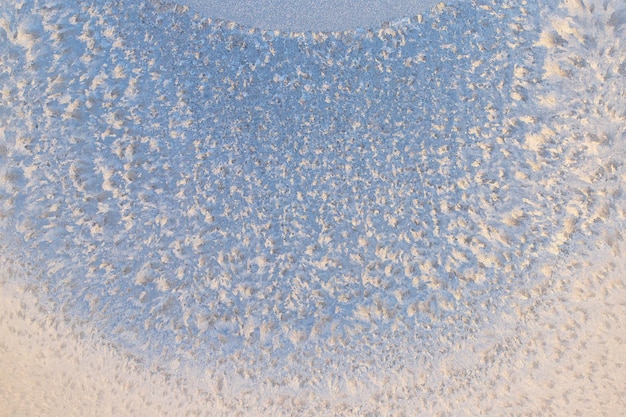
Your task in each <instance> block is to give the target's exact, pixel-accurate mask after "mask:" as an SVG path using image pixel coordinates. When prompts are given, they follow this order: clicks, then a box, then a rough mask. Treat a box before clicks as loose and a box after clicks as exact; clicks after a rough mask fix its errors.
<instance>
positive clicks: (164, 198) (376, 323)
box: [0, 0, 626, 396]
mask: <svg viewBox="0 0 626 417" xmlns="http://www.w3.org/2000/svg"><path fill="white" fill-rule="evenodd" d="M610 7H611V4H609V3H608V2H605V3H601V2H597V3H596V2H593V1H592V2H588V3H582V2H576V1H570V2H564V3H563V5H561V6H560V8H559V7H557V6H553V7H552V9H550V8H546V10H552V12H553V13H554V17H550V18H546V17H545V16H544V17H543V20H540V19H541V14H540V8H539V6H538V5H536V4H535V3H534V2H531V3H530V4H526V5H524V6H521V5H520V4H517V3H516V2H510V3H509V2H504V3H502V2H486V1H485V2H480V3H478V2H477V3H476V4H462V5H458V6H455V7H448V8H446V7H440V8H438V9H436V10H433V12H432V13H431V14H428V15H425V16H419V17H415V18H414V19H408V20H403V21H399V22H395V23H391V24H385V25H383V26H382V27H381V28H379V29H376V30H373V29H371V30H356V31H353V32H344V33H303V34H300V33H292V34H287V33H279V32H267V31H256V30H248V29H246V28H242V27H239V26H237V25H235V24H232V23H228V22H220V21H211V20H206V19H202V18H200V17H199V16H194V15H191V14H190V13H188V12H187V11H186V9H184V8H177V7H171V6H165V5H161V4H158V3H151V2H130V1H123V0H122V1H114V2H109V1H107V2H104V1H102V2H95V3H74V2H71V1H68V2H63V3H60V2H55V1H52V0H51V1H45V0H44V1H33V2H31V1H24V2H20V3H17V4H15V5H14V4H11V5H8V4H3V5H2V7H1V8H0V59H2V61H1V62H0V63H1V65H0V87H1V88H2V90H1V91H0V103H1V104H0V116H1V117H0V158H1V159H0V161H1V164H0V179H1V180H0V193H1V194H0V219H1V221H0V226H1V227H2V230H3V236H4V237H3V244H4V245H19V246H20V247H21V248H23V249H24V250H23V253H22V254H21V255H16V256H20V257H21V258H22V259H23V260H24V261H25V262H31V263H32V265H33V266H32V268H33V269H34V270H36V271H37V274H35V275H34V276H33V277H32V279H30V280H28V285H30V288H31V289H36V291H37V293H38V295H39V297H40V299H41V300H42V305H43V306H44V307H43V308H48V309H49V310H50V311H52V310H55V309H62V310H63V311H64V312H65V313H66V314H68V316H69V317H72V318H73V320H77V321H80V320H81V319H86V320H88V321H89V322H90V323H91V324H93V325H95V327H97V328H98V329H99V330H100V331H101V332H102V334H104V335H106V339H107V340H109V341H112V342H114V343H115V344H116V345H117V346H120V347H121V348H123V349H126V350H127V351H129V352H132V354H133V355H135V356H136V357H137V358H138V359H139V360H141V361H145V362H146V363H149V364H152V365H154V366H158V367H163V368H165V369H167V370H170V371H172V372H175V371H176V370H177V369H178V366H179V365H180V364H181V363H185V364H186V363H191V364H201V366H202V367H206V368H208V369H210V370H211V372H216V373H219V372H218V371H217V370H221V369H226V370H229V371H234V372H236V374H237V375H238V377H239V378H241V382H240V384H241V385H242V386H245V384H254V383H256V382H255V381H259V380H262V381H263V382H264V383H266V384H276V385H288V386H290V387H292V388H293V389H294V390H299V389H305V388H306V389H313V390H315V391H316V392H328V395H329V396H332V395H333V393H337V392H339V391H344V392H345V391H346V390H347V391H348V392H349V393H352V394H354V395H357V394H356V393H358V392H360V391H361V390H362V389H364V387H366V386H368V383H370V384H374V385H375V386H377V387H383V386H384V385H385V382H384V378H383V377H380V379H379V380H376V377H375V375H386V372H390V373H396V375H397V373H398V372H401V370H402V369H403V366H404V364H406V363H412V364H415V363H420V362H419V361H425V360H428V358H431V359H432V358H440V357H445V355H446V354H447V353H449V352H451V351H455V350H458V349H459V346H460V345H462V344H463V343H464V341H465V340H469V339H471V338H472V337H473V336H472V335H474V334H477V333H479V332H481V331H483V330H484V329H485V328H486V326H489V324H490V323H492V322H493V321H494V320H495V318H496V317H497V316H498V315H499V314H501V313H502V312H503V311H509V309H510V308H513V307H512V305H511V303H513V305H514V306H517V305H519V304H517V303H519V298H518V297H519V296H520V293H524V292H525V291H526V290H527V289H529V288H549V286H550V285H551V283H553V282H554V280H555V279H556V278H555V276H556V275H555V274H556V273H558V272H559V271H558V270H556V268H555V266H559V265H561V264H562V263H563V259H564V257H566V256H567V255H568V254H569V253H570V252H569V251H570V250H572V251H574V249H575V248H578V246H576V242H577V240H578V239H579V238H581V237H582V236H596V235H597V234H602V233H604V234H603V235H602V236H603V238H604V239H605V241H606V242H607V243H608V244H609V245H610V246H612V247H613V248H614V250H615V251H618V250H619V249H618V248H619V247H620V246H619V245H620V244H621V243H620V242H621V241H622V236H621V233H620V230H623V226H624V218H625V217H626V211H625V210H626V208H625V206H624V204H623V197H622V194H621V193H622V186H621V183H622V182H623V181H624V180H625V179H626V177H625V174H624V164H623V159H624V149H623V147H624V139H625V138H624V127H625V126H626V123H625V121H626V112H625V107H626V103H625V100H624V96H625V92H624V85H626V83H625V82H624V81H625V80H624V78H625V74H626V67H625V64H624V62H626V61H625V60H624V47H623V44H621V43H620V42H623V39H624V27H625V26H626V20H625V18H624V16H625V14H624V10H623V8H621V9H619V8H618V9H610ZM544 13H545V11H544ZM594 19H596V20H594ZM602 19H604V20H602ZM546 20H547V21H549V22H550V24H549V25H547V24H546V23H545V21H546ZM596 21H600V22H601V23H602V25H600V24H596V23H595V22H596ZM540 22H543V23H542V25H543V26H540ZM589 28H595V30H597V31H598V33H593V31H591V30H590V29H589ZM606 31H610V36H607V33H606ZM605 39H608V41H607V42H608V43H607V44H604V43H603V42H604V40H605ZM616 98H617V99H616ZM574 100H578V101H574ZM564 103H565V104H564ZM599 184H602V185H601V186H600V185H599ZM600 224H613V225H615V226H617V227H616V228H615V229H613V230H610V229H608V228H606V229H600ZM598 230H601V231H598ZM602 230H604V232H602ZM568 268H571V270H572V271H575V270H576V266H575V264H574V265H570V266H569V267H568ZM511 343H512V344H513V345H514V346H519V345H515V343H516V342H511ZM511 349H513V347H512V348H511ZM371 367H376V368H378V369H380V370H381V371H380V372H379V373H376V372H373V371H372V370H371V369H370V368H371ZM367 378H370V380H369V381H368V380H367ZM351 381H352V382H351ZM359 384H363V385H359ZM311 387H312V388H311ZM220 389H221V388H220Z"/></svg>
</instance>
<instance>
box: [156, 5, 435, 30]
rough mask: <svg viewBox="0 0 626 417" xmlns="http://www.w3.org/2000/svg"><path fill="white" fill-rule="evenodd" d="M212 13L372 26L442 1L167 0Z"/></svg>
mask: <svg viewBox="0 0 626 417" xmlns="http://www.w3.org/2000/svg"><path fill="white" fill-rule="evenodd" d="M166 2H170V3H177V4H182V5H188V6H190V7H191V8H192V9H194V10H196V11H198V12H200V13H202V14H204V15H206V16H208V17H215V18H221V19H226V20H233V21H235V22H238V23H241V24H243V25H246V26H252V27H255V28H260V29H278V30H305V31H307V30H324V31H325V30H346V29H353V28H356V27H370V26H372V25H377V24H380V23H382V22H385V21H388V20H393V19H398V18H401V17H407V16H414V15H416V14H418V13H421V12H423V11H427V10H430V9H431V8H432V7H433V6H435V5H437V4H438V3H440V1H439V0H233V1H211V0H166Z"/></svg>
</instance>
